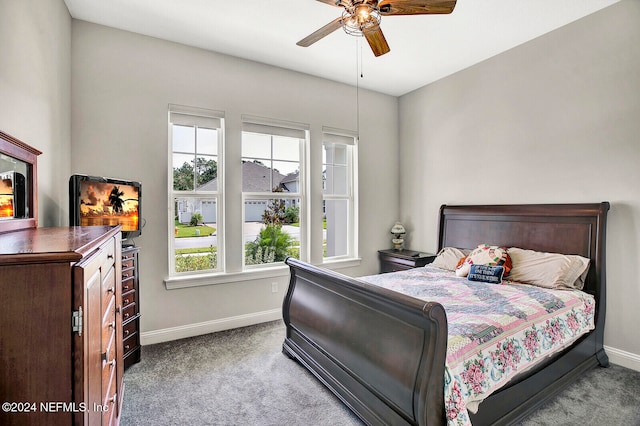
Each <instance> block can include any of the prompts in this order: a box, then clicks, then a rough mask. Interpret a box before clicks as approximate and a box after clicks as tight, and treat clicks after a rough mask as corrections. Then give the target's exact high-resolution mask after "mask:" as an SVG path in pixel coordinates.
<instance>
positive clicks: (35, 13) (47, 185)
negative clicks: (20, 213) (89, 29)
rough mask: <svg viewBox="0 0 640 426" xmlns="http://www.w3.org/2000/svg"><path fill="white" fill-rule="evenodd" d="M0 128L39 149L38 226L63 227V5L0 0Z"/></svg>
mask: <svg viewBox="0 0 640 426" xmlns="http://www.w3.org/2000/svg"><path fill="white" fill-rule="evenodd" d="M0 53H2V62H1V64H0V98H1V99H2V101H1V102H0V129H1V130H2V131H4V132H5V133H8V134H10V135H12V136H14V137H16V138H18V139H20V140H22V141H23V142H25V143H27V144H29V145H31V146H32V147H34V148H36V149H38V150H40V151H42V155H40V156H39V157H38V178H39V181H38V184H39V189H40V190H39V194H38V203H39V205H38V212H39V214H38V216H39V217H38V223H39V225H40V226H56V225H66V224H67V223H68V201H67V199H68V183H67V182H68V179H69V170H70V159H69V149H70V144H71V121H70V107H69V102H70V96H71V94H70V90H71V71H70V69H71V17H70V16H69V11H68V10H67V7H66V6H65V4H64V2H62V1H61V0H60V1H41V0H1V1H0Z"/></svg>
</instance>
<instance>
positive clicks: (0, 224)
mask: <svg viewBox="0 0 640 426" xmlns="http://www.w3.org/2000/svg"><path fill="white" fill-rule="evenodd" d="M40 154H42V153H41V152H40V151H38V150H37V149H35V148H32V147H31V146H29V145H27V144H25V143H24V142H22V141H20V140H18V139H16V138H14V137H13V136H11V135H8V134H6V133H4V132H2V131H0V232H7V231H15V230H18V229H25V228H36V227H37V226H38V219H37V218H38V202H37V194H38V192H37V157H38V155H40Z"/></svg>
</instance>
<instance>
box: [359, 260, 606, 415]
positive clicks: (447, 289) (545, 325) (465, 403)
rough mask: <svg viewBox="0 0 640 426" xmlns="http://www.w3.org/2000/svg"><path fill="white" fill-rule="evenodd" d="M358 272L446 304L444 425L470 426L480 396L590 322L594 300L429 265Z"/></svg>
mask: <svg viewBox="0 0 640 426" xmlns="http://www.w3.org/2000/svg"><path fill="white" fill-rule="evenodd" d="M360 279H362V280H363V281H365V282H368V283H370V284H373V285H377V286H380V287H384V288H387V289H390V290H394V291H397V292H400V293H403V294H406V295H408V296H412V297H415V298H417V299H421V300H424V301H435V302H438V303H440V304H442V305H443V307H444V308H445V311H446V314H447V325H448V329H447V330H448V336H447V338H448V340H447V357H446V365H445V377H444V383H445V388H444V399H445V412H446V416H447V423H448V424H449V425H470V424H471V422H470V420H469V411H471V412H474V413H475V412H476V411H477V409H478V404H479V403H480V402H482V400H484V399H485V398H486V397H488V396H489V395H491V394H492V393H493V392H495V391H497V390H498V389H500V388H501V387H502V386H504V385H505V384H506V383H507V382H509V380H511V379H512V378H513V377H514V376H516V375H517V374H520V373H522V372H524V371H526V370H528V369H531V368H533V367H535V366H536V365H537V364H538V363H540V362H541V361H543V360H544V359H546V358H547V357H549V356H552V355H553V354H554V353H557V352H559V351H562V350H563V349H564V348H566V347H567V346H570V345H571V344H572V343H573V342H575V341H576V340H577V339H579V338H580V336H582V335H584V334H586V333H588V332H589V331H590V330H593V329H594V313H595V299H594V297H593V296H591V295H590V294H587V293H585V292H582V291H580V290H564V289H563V290H555V289H547V288H542V287H536V286H533V285H528V284H522V283H516V282H511V281H503V284H488V283H483V282H476V281H468V280H467V279H466V278H461V277H456V275H455V273H454V272H451V271H446V270H443V269H439V268H435V267H432V266H429V265H427V266H426V267H423V268H415V269H411V270H408V271H402V272H394V273H390V274H381V275H371V276H366V277H360Z"/></svg>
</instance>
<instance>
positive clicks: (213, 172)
mask: <svg viewBox="0 0 640 426" xmlns="http://www.w3.org/2000/svg"><path fill="white" fill-rule="evenodd" d="M216 177H218V163H217V162H216V161H215V160H207V159H206V158H204V157H197V158H196V159H195V160H191V161H190V162H188V163H187V162H186V161H185V162H184V163H182V166H180V167H174V168H173V189H174V190H176V191H193V190H194V189H195V186H194V185H195V184H196V182H197V185H198V186H200V185H204V184H205V183H207V182H210V181H212V180H213V179H215V178H216Z"/></svg>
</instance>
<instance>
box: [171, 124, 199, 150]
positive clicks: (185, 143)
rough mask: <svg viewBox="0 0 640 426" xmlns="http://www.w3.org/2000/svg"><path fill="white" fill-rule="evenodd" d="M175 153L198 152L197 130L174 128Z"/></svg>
mask: <svg viewBox="0 0 640 426" xmlns="http://www.w3.org/2000/svg"><path fill="white" fill-rule="evenodd" d="M172 128H173V139H172V140H173V151H178V152H196V142H195V128H194V127H187V126H176V125H174V126H172Z"/></svg>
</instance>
